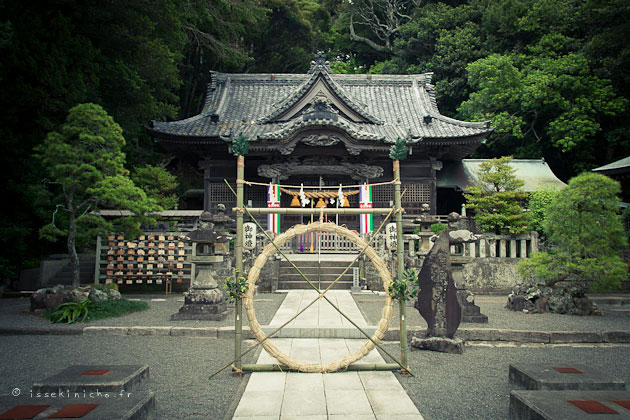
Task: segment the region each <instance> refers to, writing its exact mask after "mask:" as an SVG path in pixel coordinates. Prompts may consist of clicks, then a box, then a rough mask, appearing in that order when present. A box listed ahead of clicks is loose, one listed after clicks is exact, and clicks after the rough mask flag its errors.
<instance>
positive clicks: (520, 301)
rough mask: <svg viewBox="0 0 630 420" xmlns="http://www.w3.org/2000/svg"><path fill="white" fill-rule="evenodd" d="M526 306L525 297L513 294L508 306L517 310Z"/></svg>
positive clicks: (519, 310)
mask: <svg viewBox="0 0 630 420" xmlns="http://www.w3.org/2000/svg"><path fill="white" fill-rule="evenodd" d="M510 296H512V295H510ZM524 307H525V297H523V296H513V297H512V299H508V306H507V308H508V309H511V310H513V311H516V312H521V311H522V310H523V308H524Z"/></svg>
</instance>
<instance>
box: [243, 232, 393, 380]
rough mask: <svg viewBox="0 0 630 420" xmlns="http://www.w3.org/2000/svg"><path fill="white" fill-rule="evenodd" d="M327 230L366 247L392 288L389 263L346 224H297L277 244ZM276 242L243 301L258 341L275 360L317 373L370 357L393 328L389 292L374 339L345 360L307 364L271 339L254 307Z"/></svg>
mask: <svg viewBox="0 0 630 420" xmlns="http://www.w3.org/2000/svg"><path fill="white" fill-rule="evenodd" d="M315 231H317V232H327V233H335V234H337V235H340V236H343V237H345V238H346V239H349V240H350V241H352V242H353V243H354V244H355V245H356V246H357V247H358V248H359V249H365V251H364V253H365V255H366V256H367V257H368V258H369V259H370V262H371V263H372V265H373V266H374V268H375V269H376V271H378V273H379V275H380V276H381V280H382V281H383V287H384V288H385V290H387V288H388V287H389V284H390V282H391V281H392V278H391V275H390V273H389V270H388V269H387V265H386V263H385V261H383V259H382V258H381V257H380V256H379V255H378V254H377V253H376V250H375V249H374V248H372V247H371V246H370V245H369V244H368V243H367V242H366V241H365V240H364V239H362V238H361V237H360V236H359V235H357V234H356V233H354V232H352V231H350V230H348V229H346V228H345V227H342V226H338V225H336V224H334V223H326V222H322V221H319V222H314V223H310V224H308V225H295V226H293V227H292V228H291V229H289V230H287V231H286V232H284V233H283V234H281V235H279V236H277V237H276V238H275V239H274V243H275V244H276V246H278V247H281V246H282V245H283V244H284V243H285V242H286V241H288V240H289V239H291V238H293V237H294V236H297V235H302V234H304V233H309V232H315ZM274 243H269V244H268V245H267V246H266V247H265V248H264V249H263V251H262V252H261V253H260V255H259V256H258V258H256V260H255V261H254V264H253V266H252V268H251V269H250V270H249V274H248V276H247V283H248V288H247V292H246V293H245V297H244V298H243V304H244V306H245V314H246V315H247V320H248V322H249V328H250V330H251V332H252V333H253V334H254V336H255V337H256V340H258V342H259V343H260V344H261V345H262V346H263V348H264V349H265V350H266V351H267V353H269V355H271V356H272V357H274V358H275V359H277V360H278V362H279V363H280V364H283V365H285V366H288V367H289V369H292V370H297V371H300V372H314V373H325V372H336V371H338V370H342V369H344V368H346V367H348V365H350V364H351V363H353V362H356V361H357V360H360V359H362V358H363V357H364V356H366V355H367V354H368V353H369V352H370V351H372V350H373V349H374V347H375V344H374V342H377V343H378V342H380V340H381V339H382V338H383V337H384V336H385V333H386V332H387V329H388V328H389V324H390V322H391V318H392V314H393V305H392V300H391V297H390V296H389V295H386V297H385V305H384V306H383V310H382V312H381V320H380V321H379V322H378V324H377V329H376V331H375V332H374V335H373V336H372V340H374V342H372V341H371V340H366V343H365V344H364V345H363V346H362V347H361V348H360V349H358V350H357V351H355V352H354V353H351V354H349V355H348V356H346V357H344V358H343V359H341V360H337V361H334V362H330V363H328V364H323V363H304V362H301V361H299V360H295V359H292V358H290V357H289V356H287V355H286V354H284V353H282V352H281V351H280V350H279V349H278V348H277V347H276V346H275V345H274V344H273V343H272V342H271V340H269V339H267V335H266V334H265V333H264V332H263V330H262V329H261V327H260V324H259V323H258V320H257V319H256V311H255V309H254V289H255V286H256V281H258V278H259V276H260V271H261V270H262V268H263V267H264V266H265V264H266V263H267V260H268V259H269V257H271V256H273V255H274V254H275V253H276V247H275V246H274Z"/></svg>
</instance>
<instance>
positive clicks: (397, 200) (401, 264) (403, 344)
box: [393, 160, 409, 371]
mask: <svg viewBox="0 0 630 420" xmlns="http://www.w3.org/2000/svg"><path fill="white" fill-rule="evenodd" d="M393 170H394V180H395V181H398V182H396V183H395V184H394V208H395V209H396V233H397V239H396V254H397V256H398V269H397V270H396V275H397V276H398V282H399V283H401V282H402V278H403V271H404V270H405V258H404V255H403V254H404V246H405V244H404V242H403V228H402V202H401V197H400V161H398V160H395V161H394V162H393ZM398 305H399V309H400V311H399V312H400V361H401V363H402V364H403V366H404V367H405V369H406V370H407V371H409V369H408V364H407V320H406V307H405V300H404V299H400V300H399V301H398Z"/></svg>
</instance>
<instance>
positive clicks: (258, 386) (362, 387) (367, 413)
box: [233, 290, 422, 420]
mask: <svg viewBox="0 0 630 420" xmlns="http://www.w3.org/2000/svg"><path fill="white" fill-rule="evenodd" d="M316 296H317V295H316V292H315V291H313V290H292V291H290V292H289V294H288V295H287V297H286V299H285V300H284V302H283V303H282V305H281V306H280V308H279V309H278V311H277V313H276V316H275V317H274V318H273V320H272V321H271V323H270V325H271V326H274V325H275V326H279V325H281V324H282V323H283V322H285V321H286V320H288V319H290V318H291V317H292V316H293V315H295V314H296V313H297V312H298V311H299V310H300V309H301V308H303V307H304V306H306V305H307V304H308V303H309V302H310V301H311V300H312V299H314V298H315V297H316ZM326 296H327V297H329V299H330V300H331V301H333V302H335V303H336V304H337V305H338V307H339V308H340V309H341V310H343V311H344V312H345V313H346V314H348V316H350V317H351V319H352V320H353V321H354V322H356V323H357V324H358V325H366V323H365V320H364V319H363V317H362V316H361V312H360V311H359V308H358V307H357V305H356V303H355V302H354V299H352V296H351V295H350V293H349V292H347V291H338V290H331V291H329V292H328V293H327V294H326ZM347 325H349V323H348V321H347V320H345V319H342V317H341V316H340V315H339V314H338V313H337V311H335V309H333V308H332V307H331V306H330V305H329V304H328V302H326V301H324V300H319V301H318V302H317V303H315V304H314V305H313V306H312V307H311V308H309V309H308V310H307V311H305V312H304V314H302V315H301V316H300V317H298V318H297V319H296V320H294V321H293V322H291V323H290V324H289V326H290V327H300V328H304V327H313V328H317V327H327V328H329V327H330V328H334V327H345V326H347ZM273 341H274V344H276V346H277V347H278V348H279V349H280V350H281V351H283V352H284V353H285V354H288V355H289V356H290V357H293V358H295V359H298V360H301V361H305V362H309V363H328V362H331V361H335V360H339V359H341V358H343V357H345V356H346V355H348V354H349V353H352V352H354V351H355V350H357V349H358V348H359V347H361V346H362V345H363V344H364V340H359V339H343V338H280V339H274V340H273ZM274 362H275V359H273V358H272V357H271V356H269V355H268V354H267V353H266V352H265V351H264V350H263V351H262V352H261V355H260V357H259V359H258V363H261V364H262V363H274ZM383 362H384V360H383V358H382V357H381V356H380V354H379V353H378V351H376V350H373V351H372V352H371V353H370V354H369V355H367V356H366V357H364V358H363V359H361V360H360V361H359V362H357V363H383ZM298 418H299V419H301V420H350V419H352V420H364V419H365V420H367V419H372V420H386V419H387V420H389V419H392V420H393V419H396V420H422V416H421V415H420V413H419V412H418V409H417V408H416V406H415V405H414V404H413V402H412V401H411V399H410V398H409V396H408V395H407V393H406V392H405V390H404V389H403V387H402V386H401V385H400V383H399V382H398V379H396V377H395V376H394V374H393V373H391V372H369V371H364V372H336V373H325V374H323V373H301V372H254V373H252V374H251V377H250V378H249V382H248V384H247V388H246V389H245V392H244V394H243V397H242V398H241V401H240V403H239V405H238V407H237V408H236V412H235V413H234V417H233V419H234V420H246V419H247V420H249V419H252V420H253V419H256V420H271V419H275V420H291V419H298Z"/></svg>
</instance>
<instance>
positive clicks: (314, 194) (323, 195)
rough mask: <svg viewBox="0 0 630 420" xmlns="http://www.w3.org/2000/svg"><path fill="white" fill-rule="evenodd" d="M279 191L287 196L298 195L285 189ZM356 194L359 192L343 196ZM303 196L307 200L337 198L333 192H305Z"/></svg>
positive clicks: (355, 191)
mask: <svg viewBox="0 0 630 420" xmlns="http://www.w3.org/2000/svg"><path fill="white" fill-rule="evenodd" d="M280 191H282V192H283V193H285V194H289V195H290V196H292V197H297V196H299V195H300V192H299V191H291V190H288V189H286V188H280ZM357 194H359V190H354V191H348V192H344V193H343V195H344V196H346V197H348V196H351V195H357ZM304 195H305V196H306V197H308V198H337V197H338V196H339V194H338V193H337V192H334V191H317V192H305V193H304Z"/></svg>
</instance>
